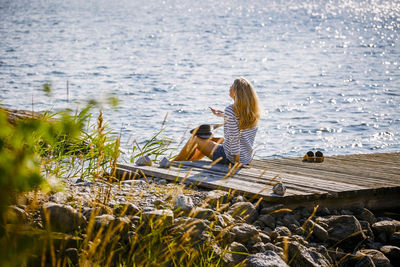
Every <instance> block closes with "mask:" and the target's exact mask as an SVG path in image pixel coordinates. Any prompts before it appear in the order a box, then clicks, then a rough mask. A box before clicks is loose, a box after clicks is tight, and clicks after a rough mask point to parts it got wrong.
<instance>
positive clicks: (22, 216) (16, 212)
mask: <svg viewBox="0 0 400 267" xmlns="http://www.w3.org/2000/svg"><path fill="white" fill-rule="evenodd" d="M27 218H28V214H27V213H26V212H25V211H24V210H23V209H21V208H19V207H17V206H9V207H8V209H7V223H14V224H18V223H24V222H26V219H27Z"/></svg>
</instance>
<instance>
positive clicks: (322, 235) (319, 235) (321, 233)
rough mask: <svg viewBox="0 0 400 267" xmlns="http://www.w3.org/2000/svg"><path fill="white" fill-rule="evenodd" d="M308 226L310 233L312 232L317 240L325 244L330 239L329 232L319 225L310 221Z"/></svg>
mask: <svg viewBox="0 0 400 267" xmlns="http://www.w3.org/2000/svg"><path fill="white" fill-rule="evenodd" d="M306 226H307V230H308V231H312V236H313V237H315V239H316V240H318V241H320V242H325V241H326V240H327V239H328V237H329V234H328V232H327V231H326V230H325V229H324V228H323V227H322V226H320V225H319V224H318V223H315V222H313V221H311V220H309V221H308V222H307V224H306Z"/></svg>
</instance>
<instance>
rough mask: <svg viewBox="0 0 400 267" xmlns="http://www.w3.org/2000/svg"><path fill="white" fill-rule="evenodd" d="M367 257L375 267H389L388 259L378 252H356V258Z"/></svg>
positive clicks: (365, 250) (363, 250)
mask: <svg viewBox="0 0 400 267" xmlns="http://www.w3.org/2000/svg"><path fill="white" fill-rule="evenodd" d="M360 255H361V256H363V255H367V256H369V257H371V258H372V261H373V262H374V264H375V266H376V267H390V261H389V259H388V258H387V257H386V256H385V255H384V254H383V253H382V252H380V251H378V250H375V249H361V250H359V251H357V253H356V256H360Z"/></svg>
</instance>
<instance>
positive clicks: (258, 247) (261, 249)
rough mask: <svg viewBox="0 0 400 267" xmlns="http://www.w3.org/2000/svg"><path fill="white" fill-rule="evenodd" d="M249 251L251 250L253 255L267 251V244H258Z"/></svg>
mask: <svg viewBox="0 0 400 267" xmlns="http://www.w3.org/2000/svg"><path fill="white" fill-rule="evenodd" d="M249 250H250V252H251V254H255V253H261V252H265V251H267V250H266V249H265V244H264V243H263V242H258V243H256V244H254V245H253V246H252V247H251V248H250V249H249Z"/></svg>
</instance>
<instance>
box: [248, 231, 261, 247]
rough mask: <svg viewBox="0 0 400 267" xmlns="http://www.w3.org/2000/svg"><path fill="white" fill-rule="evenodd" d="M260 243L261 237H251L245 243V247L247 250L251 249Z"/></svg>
mask: <svg viewBox="0 0 400 267" xmlns="http://www.w3.org/2000/svg"><path fill="white" fill-rule="evenodd" d="M260 242H262V239H261V237H260V236H259V235H258V234H257V235H253V236H252V237H251V238H250V239H249V240H248V241H247V242H246V244H245V245H246V247H247V248H248V249H251V248H252V247H253V246H254V245H255V244H257V243H260Z"/></svg>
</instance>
